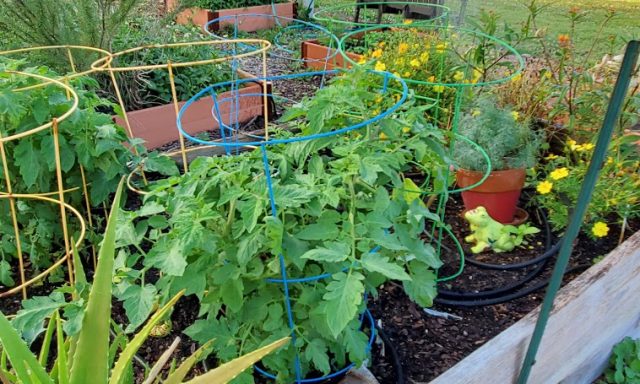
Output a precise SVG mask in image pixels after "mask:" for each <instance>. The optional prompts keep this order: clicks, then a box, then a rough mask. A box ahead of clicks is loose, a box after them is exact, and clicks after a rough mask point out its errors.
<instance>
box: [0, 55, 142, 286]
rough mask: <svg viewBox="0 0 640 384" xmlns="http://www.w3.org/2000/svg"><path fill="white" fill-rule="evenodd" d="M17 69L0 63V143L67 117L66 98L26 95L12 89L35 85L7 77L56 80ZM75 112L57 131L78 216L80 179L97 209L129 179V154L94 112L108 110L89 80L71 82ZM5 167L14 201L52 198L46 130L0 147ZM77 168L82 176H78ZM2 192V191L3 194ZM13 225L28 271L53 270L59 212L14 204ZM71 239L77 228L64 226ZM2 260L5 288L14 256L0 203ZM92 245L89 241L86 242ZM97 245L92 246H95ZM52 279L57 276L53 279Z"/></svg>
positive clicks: (40, 90)
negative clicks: (16, 227) (18, 72)
mask: <svg viewBox="0 0 640 384" xmlns="http://www.w3.org/2000/svg"><path fill="white" fill-rule="evenodd" d="M23 66H24V63H22V62H18V61H11V60H8V61H4V60H3V61H0V131H1V132H2V135H3V136H8V135H13V134H17V133H20V132H25V131H27V130H29V129H32V128H35V127H37V126H39V125H42V124H45V123H48V122H51V120H52V119H53V118H54V117H59V116H60V115H62V114H64V113H65V112H66V111H68V110H69V108H70V106H71V101H70V100H69V99H68V97H67V94H66V92H65V90H63V89H60V88H57V87H55V86H51V85H49V86H41V87H36V88H32V89H29V90H24V91H16V90H17V89H20V88H23V87H28V86H32V85H38V84H41V82H40V81H34V79H33V78H29V77H27V76H20V75H16V74H11V73H9V72H5V71H7V70H14V69H16V68H21V69H22V70H23V71H27V72H29V71H31V72H33V73H35V74H40V75H46V76H52V77H55V76H56V74H55V73H53V72H51V71H50V70H49V69H47V68H45V67H40V68H24V69H23V68H22V67H23ZM73 86H74V87H75V89H77V93H78V95H79V100H80V102H79V107H78V110H77V111H76V112H74V113H73V114H72V115H71V116H70V117H69V118H67V119H66V120H64V121H62V122H61V123H60V124H59V132H60V134H59V147H60V157H61V166H62V177H63V184H64V187H65V188H67V189H73V190H71V191H69V192H67V193H66V194H65V196H66V199H67V202H68V203H70V204H71V205H73V206H75V207H78V208H79V209H81V211H82V208H84V207H85V202H84V196H83V188H82V171H84V175H85V180H86V181H87V184H88V185H87V189H88V192H89V196H90V202H91V205H93V206H94V207H97V206H100V205H102V204H103V203H104V202H105V201H106V200H107V198H108V196H109V195H110V194H111V193H113V192H114V191H115V189H116V186H117V183H118V180H119V179H120V177H121V176H122V175H124V174H126V173H127V166H126V163H127V162H128V161H130V159H131V152H130V151H129V149H128V148H127V147H126V146H125V145H124V144H123V143H124V142H126V141H127V137H126V135H125V133H124V130H123V129H122V128H121V127H118V126H116V125H115V124H114V123H113V121H112V118H111V116H109V115H106V114H104V113H100V112H98V110H99V109H101V108H103V107H105V106H107V107H108V106H110V105H111V104H110V103H109V102H108V101H106V100H104V99H101V98H99V97H98V96H97V95H96V91H95V89H96V86H97V84H96V82H95V81H94V80H92V79H90V78H79V79H74V81H73ZM5 152H6V153H7V156H8V158H7V167H8V171H9V174H10V175H11V180H12V187H13V191H14V192H16V193H44V192H52V191H56V190H58V186H57V179H56V168H55V161H54V147H53V136H52V133H51V130H45V131H42V132H40V133H37V134H34V135H30V136H28V137H24V138H21V139H18V140H12V141H9V142H7V143H5ZM81 168H82V169H81ZM2 189H5V188H2ZM18 220H19V223H20V226H21V238H22V244H26V245H27V246H26V247H23V251H24V252H25V253H26V254H27V255H28V256H29V259H30V260H31V264H32V266H33V268H34V270H38V269H39V268H42V267H48V266H49V265H51V262H52V260H53V259H56V258H59V256H60V254H61V252H62V251H61V250H63V249H64V246H63V245H62V244H63V236H62V233H61V232H62V230H61V225H60V213H59V207H57V206H55V205H52V204H50V203H45V202H34V201H20V202H19V203H18ZM69 222H70V225H71V231H72V233H73V231H75V230H76V229H77V225H76V224H77V223H75V222H74V221H73V220H70V221H69ZM0 228H2V231H1V232H0V259H1V260H3V262H1V264H0V265H1V266H3V267H2V268H0V270H1V271H2V272H3V273H0V275H2V276H4V278H3V280H4V282H5V283H8V282H10V280H9V279H10V278H11V277H10V275H11V273H10V272H12V271H10V270H9V269H10V268H8V267H7V265H8V264H12V263H10V260H11V258H13V257H14V256H15V255H16V252H17V250H16V246H15V235H14V231H13V229H12V228H13V227H12V223H11V216H10V213H9V205H8V203H7V201H6V200H4V201H3V202H1V203H0ZM92 239H93V238H92ZM94 240H95V239H94ZM54 277H55V275H54Z"/></svg>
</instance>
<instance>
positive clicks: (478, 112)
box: [471, 108, 482, 117]
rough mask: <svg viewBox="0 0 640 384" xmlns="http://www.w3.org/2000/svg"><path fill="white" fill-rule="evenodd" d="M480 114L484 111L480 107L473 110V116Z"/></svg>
mask: <svg viewBox="0 0 640 384" xmlns="http://www.w3.org/2000/svg"><path fill="white" fill-rule="evenodd" d="M480 115H482V112H480V110H479V109H478V108H476V109H474V110H473V111H471V116H473V117H476V116H480Z"/></svg>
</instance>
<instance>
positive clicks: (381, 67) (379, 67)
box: [373, 61, 387, 72]
mask: <svg viewBox="0 0 640 384" xmlns="http://www.w3.org/2000/svg"><path fill="white" fill-rule="evenodd" d="M373 69H375V70H376V71H381V72H382V71H384V70H385V69H387V66H386V64H385V63H383V62H381V61H377V62H376V65H375V66H374V67H373Z"/></svg>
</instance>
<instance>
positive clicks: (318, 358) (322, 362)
mask: <svg viewBox="0 0 640 384" xmlns="http://www.w3.org/2000/svg"><path fill="white" fill-rule="evenodd" d="M304 356H305V357H306V358H307V360H309V361H311V362H313V365H314V366H315V367H316V369H317V370H319V371H320V372H322V373H324V374H325V375H326V374H328V373H329V372H330V371H331V366H330V365H329V356H327V344H326V343H325V342H324V340H322V339H313V340H311V341H310V342H309V344H307V347H306V348H305V350H304Z"/></svg>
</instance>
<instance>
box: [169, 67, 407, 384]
mask: <svg viewBox="0 0 640 384" xmlns="http://www.w3.org/2000/svg"><path fill="white" fill-rule="evenodd" d="M340 72H342V71H341V70H332V71H315V72H306V73H298V74H288V75H280V76H270V77H262V78H257V79H236V80H232V81H226V82H222V83H217V84H213V85H211V86H209V87H207V88H205V89H203V90H201V91H200V92H198V93H197V94H195V95H194V96H193V97H191V98H190V99H189V100H188V101H187V102H186V103H185V104H184V105H183V106H182V108H181V109H180V111H179V113H178V118H177V121H176V124H177V126H178V130H179V131H180V132H181V133H182V134H183V135H184V137H186V138H187V139H188V140H190V141H192V142H195V143H198V144H201V145H205V146H212V147H223V148H224V149H225V151H226V153H227V154H230V153H231V150H233V149H235V150H240V149H241V148H242V147H249V146H253V147H259V148H260V151H261V153H262V161H263V166H264V173H265V177H266V184H267V193H268V196H269V203H270V206H271V214H272V216H274V217H277V216H278V209H277V202H276V199H275V195H274V191H273V181H272V173H271V166H270V165H269V158H268V151H267V147H268V146H271V145H278V144H288V143H296V142H302V141H309V140H316V139H320V138H326V137H331V136H336V135H340V134H343V133H347V132H350V131H354V130H356V129H360V128H363V127H366V126H368V125H370V124H373V123H375V122H377V121H380V120H382V119H384V118H386V117H388V116H390V115H391V114H392V113H393V112H395V111H396V110H397V109H398V108H399V107H400V106H401V105H402V104H403V103H404V102H405V101H406V99H407V95H408V90H409V89H408V87H407V84H406V83H405V82H404V81H403V80H402V79H401V78H399V77H397V76H395V75H393V74H391V73H389V72H380V71H373V70H369V71H367V72H368V73H371V74H374V75H376V76H380V77H381V78H382V80H383V81H382V87H381V90H380V91H379V92H380V93H381V94H388V93H389V92H390V88H389V82H390V81H395V82H397V83H399V84H400V86H401V88H402V94H401V97H400V98H399V99H398V100H397V101H396V102H395V104H393V105H392V106H391V107H389V108H388V109H387V110H385V111H382V112H380V113H379V114H378V115H376V116H373V117H371V118H368V119H366V120H364V121H361V122H360V123H357V124H354V125H351V126H348V127H342V128H339V129H335V130H333V131H328V132H322V133H317V134H313V135H306V136H294V137H289V138H274V137H269V138H267V137H263V136H258V135H251V136H250V139H251V140H253V141H242V142H239V141H238V140H232V135H233V133H234V132H237V130H236V129H235V128H233V127H231V125H233V124H222V121H223V117H222V116H221V115H220V109H219V100H218V99H217V91H218V90H219V89H225V88H226V87H229V86H231V87H232V88H235V89H237V87H239V86H240V85H242V84H244V83H249V82H256V81H259V82H267V81H278V80H294V79H299V78H304V77H312V76H323V77H324V76H327V75H336V74H338V73H340ZM207 95H209V96H210V97H212V99H213V102H214V107H213V109H212V117H213V118H214V119H215V120H217V121H218V122H220V132H221V138H222V139H221V140H220V141H211V140H203V139H199V138H197V137H194V136H192V135H190V134H189V133H188V132H186V131H185V130H184V129H183V127H182V117H183V116H184V114H185V112H186V111H188V109H189V107H190V106H191V105H192V104H193V103H194V102H196V101H197V100H199V99H200V98H203V97H206V96H207ZM245 96H248V95H245ZM254 96H255V95H254ZM262 96H264V95H262ZM267 96H269V97H273V95H267ZM240 97H242V96H241V95H240V94H239V93H234V98H235V99H236V100H235V101H236V104H237V103H238V99H239V98H240ZM236 117H237V112H236ZM233 123H238V122H237V121H235V122H233ZM378 249H379V248H378V247H376V248H374V249H372V252H377V250H378ZM278 259H279V263H280V275H281V278H280V279H268V280H267V281H268V282H270V283H275V284H282V287H283V293H284V300H285V308H286V312H287V322H288V325H289V328H290V329H291V339H292V343H293V344H294V345H295V341H296V334H295V331H294V329H295V323H294V319H293V311H292V309H291V298H290V295H289V287H290V284H296V283H306V282H311V281H318V280H322V279H326V278H328V277H330V276H331V274H326V273H325V274H319V275H315V276H308V277H302V278H293V279H292V278H289V277H288V276H287V271H286V264H285V259H284V255H283V254H279V255H278ZM360 320H361V321H362V322H364V320H367V321H368V323H369V327H370V336H369V342H368V344H367V352H369V351H370V348H371V346H372V345H373V341H374V340H375V321H374V319H373V316H372V315H371V313H370V312H369V311H368V310H367V309H365V310H364V311H363V312H362V313H361V314H360ZM353 366H354V364H350V365H348V366H346V367H344V368H342V369H340V370H338V371H336V372H333V373H331V374H329V375H326V376H322V377H316V378H303V377H302V370H301V366H300V359H299V353H298V351H296V357H295V367H294V370H295V377H296V381H295V382H296V383H300V384H302V383H318V382H322V381H325V380H328V379H332V378H335V377H338V376H340V375H343V374H345V373H346V372H347V371H349V369H351V368H353ZM255 369H256V371H258V372H259V373H261V374H262V375H264V376H265V377H267V378H271V379H275V378H276V376H275V375H273V374H272V373H269V372H267V371H266V370H264V369H262V368H260V367H257V366H256V367H255Z"/></svg>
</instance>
